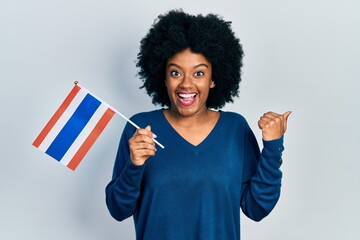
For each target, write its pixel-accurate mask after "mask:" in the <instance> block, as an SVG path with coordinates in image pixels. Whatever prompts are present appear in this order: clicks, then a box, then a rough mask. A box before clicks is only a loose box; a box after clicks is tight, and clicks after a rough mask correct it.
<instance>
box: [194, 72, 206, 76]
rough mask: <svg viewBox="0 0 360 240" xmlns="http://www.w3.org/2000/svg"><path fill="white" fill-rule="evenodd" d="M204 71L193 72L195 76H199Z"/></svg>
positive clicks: (202, 74)
mask: <svg viewBox="0 0 360 240" xmlns="http://www.w3.org/2000/svg"><path fill="white" fill-rule="evenodd" d="M204 74H205V73H204V72H202V71H197V72H195V74H194V76H195V77H201V76H204Z"/></svg>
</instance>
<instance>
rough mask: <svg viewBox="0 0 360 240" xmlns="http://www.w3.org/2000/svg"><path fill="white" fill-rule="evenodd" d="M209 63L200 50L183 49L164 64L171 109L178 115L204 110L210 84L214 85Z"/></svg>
mask: <svg viewBox="0 0 360 240" xmlns="http://www.w3.org/2000/svg"><path fill="white" fill-rule="evenodd" d="M211 72H212V68H211V63H210V62H209V61H208V60H206V58H205V57H204V56H203V55H202V54H199V53H193V52H191V50H190V49H188V48H187V49H185V50H183V51H181V52H179V53H177V54H175V55H174V56H172V57H170V58H169V59H168V61H167V64H166V82H165V84H166V87H167V92H168V95H169V98H170V101H171V107H170V110H171V111H172V112H173V113H176V114H180V115H181V116H192V115H196V114H201V113H204V112H206V110H207V108H206V100H207V98H208V96H209V91H210V88H213V87H215V84H214V82H213V81H212V76H211Z"/></svg>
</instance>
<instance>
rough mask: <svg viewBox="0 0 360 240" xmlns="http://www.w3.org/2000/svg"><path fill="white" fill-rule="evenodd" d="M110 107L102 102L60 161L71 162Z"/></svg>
mask: <svg viewBox="0 0 360 240" xmlns="http://www.w3.org/2000/svg"><path fill="white" fill-rule="evenodd" d="M108 107H109V106H108V105H107V104H101V105H100V106H99V107H98V109H96V111H95V113H94V115H93V116H92V117H91V118H90V120H89V122H88V123H87V124H86V126H85V127H84V129H83V130H82V131H81V132H80V134H79V135H78V136H77V138H76V139H75V141H74V142H73V144H72V145H71V146H70V148H69V149H68V150H67V152H66V153H65V155H64V156H63V158H62V159H61V161H60V162H61V163H62V164H64V165H65V166H67V165H68V164H69V162H70V160H71V159H72V158H73V157H74V155H75V154H76V152H77V151H78V150H79V148H80V147H81V145H82V144H83V143H84V141H85V140H86V138H87V137H88V136H89V135H90V133H91V131H92V130H93V129H94V127H95V126H96V124H97V123H98V122H99V120H100V118H101V117H102V116H103V115H104V113H105V112H106V110H107V109H108Z"/></svg>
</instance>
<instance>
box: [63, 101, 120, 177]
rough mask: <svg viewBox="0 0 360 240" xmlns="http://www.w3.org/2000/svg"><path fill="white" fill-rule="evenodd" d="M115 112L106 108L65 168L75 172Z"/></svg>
mask: <svg viewBox="0 0 360 240" xmlns="http://www.w3.org/2000/svg"><path fill="white" fill-rule="evenodd" d="M114 114H115V112H114V111H113V110H111V109H110V108H108V109H107V110H106V111H105V113H104V114H103V116H102V117H101V118H100V120H99V122H98V123H97V124H96V126H95V127H94V129H93V130H92V131H91V133H90V134H89V136H88V137H87V138H86V140H85V141H84V142H83V144H82V145H81V147H80V148H79V150H78V151H77V152H76V153H75V155H74V157H73V158H72V159H71V160H70V162H69V163H68V165H67V167H68V168H70V169H71V170H73V171H74V170H75V169H76V167H77V166H78V165H79V163H80V161H81V160H82V159H83V158H84V156H85V155H86V153H87V152H88V151H89V150H90V148H91V146H92V145H93V144H94V142H95V141H96V139H97V138H98V137H99V135H100V134H101V132H102V131H103V130H104V128H105V127H106V125H107V124H108V123H109V121H110V120H111V118H112V117H113V116H114Z"/></svg>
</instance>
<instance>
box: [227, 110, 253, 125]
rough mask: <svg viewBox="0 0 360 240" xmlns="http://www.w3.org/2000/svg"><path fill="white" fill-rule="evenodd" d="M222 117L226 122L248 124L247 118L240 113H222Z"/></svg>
mask: <svg viewBox="0 0 360 240" xmlns="http://www.w3.org/2000/svg"><path fill="white" fill-rule="evenodd" d="M221 116H222V117H223V118H224V119H225V120H226V121H230V122H237V123H243V124H247V121H246V119H245V117H244V116H243V115H241V114H240V113H236V112H227V111H221Z"/></svg>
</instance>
